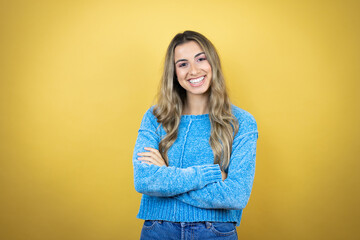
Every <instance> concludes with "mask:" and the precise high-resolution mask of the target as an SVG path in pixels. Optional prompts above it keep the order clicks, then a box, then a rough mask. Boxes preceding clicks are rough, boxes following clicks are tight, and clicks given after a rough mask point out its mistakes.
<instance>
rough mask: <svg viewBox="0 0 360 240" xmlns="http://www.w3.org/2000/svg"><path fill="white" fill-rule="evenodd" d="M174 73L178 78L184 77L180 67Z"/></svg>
mask: <svg viewBox="0 0 360 240" xmlns="http://www.w3.org/2000/svg"><path fill="white" fill-rule="evenodd" d="M175 73H176V76H177V79H178V80H182V79H183V78H184V71H181V69H176V70H175Z"/></svg>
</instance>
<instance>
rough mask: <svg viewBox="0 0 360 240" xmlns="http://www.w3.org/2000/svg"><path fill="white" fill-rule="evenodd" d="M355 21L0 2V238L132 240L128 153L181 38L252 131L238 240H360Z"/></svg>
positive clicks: (334, 8) (350, 9)
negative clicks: (255, 133) (211, 49)
mask: <svg viewBox="0 0 360 240" xmlns="http://www.w3.org/2000/svg"><path fill="white" fill-rule="evenodd" d="M130 2H131V3H130ZM359 9H360V4H359V3H358V1H343V0H338V1H333V0H329V1H311V0H308V1H299V0H297V1H271V0H270V1H269V0H248V1H235V0H234V1H226V0H225V1H218V0H217V1H211V0H198V1H193V0H191V1H188V0H182V1H100V0H99V1H79V0H76V1H75V0H71V1H16V0H15V1H6V0H0V64H1V65H0V239H3V240H65V239H66V240H79V239H84V240H85V239H86V240H115V239H138V238H139V234H140V230H141V226H142V221H141V220H139V219H136V218H135V216H136V214H137V211H138V208H139V201H140V197H141V196H140V194H138V193H137V192H136V191H135V190H134V186H133V172H132V164H131V157H132V151H133V147H134V144H135V140H136V136H137V130H138V128H139V125H140V121H141V117H142V115H143V113H144V112H145V111H146V110H147V109H148V108H149V107H150V106H151V105H152V104H153V102H154V101H153V100H154V96H155V93H156V90H157V86H158V82H159V79H160V74H161V69H162V63H163V57H164V54H165V49H166V47H167V45H168V44H169V42H170V40H171V38H172V37H173V36H174V35H175V34H176V33H178V32H181V31H184V30H187V29H191V30H195V31H199V32H201V33H203V34H204V35H205V36H207V37H208V38H209V39H210V40H211V41H212V42H213V43H214V45H215V46H216V47H217V49H218V51H219V53H220V56H221V59H222V64H223V68H224V72H225V76H226V79H227V84H228V88H229V92H230V96H231V98H232V101H233V103H234V104H235V105H237V106H239V107H241V108H243V109H245V110H247V111H249V112H250V113H252V114H253V115H254V116H255V118H256V120H257V122H258V126H259V142H258V151H257V165H256V176H255V182H254V187H253V192H252V195H251V198H250V202H249V204H248V206H247V207H246V209H245V210H244V214H243V219H242V224H241V226H240V227H239V228H238V232H239V239H359V237H360V235H359V234H360V233H359V230H358V229H359V228H358V227H359V225H360V220H359V219H360V208H359V206H358V205H359V201H360V196H359V195H360V194H359V182H360V180H359V173H358V172H359V169H360V164H359V160H360V159H359V149H360V141H359V134H360V129H359V122H360V113H359V112H360V111H359V110H360V97H359V96H360V92H359V91H360V74H359V67H360V51H359V50H360V49H359V48H360V47H359V43H360V17H359V16H360V14H359Z"/></svg>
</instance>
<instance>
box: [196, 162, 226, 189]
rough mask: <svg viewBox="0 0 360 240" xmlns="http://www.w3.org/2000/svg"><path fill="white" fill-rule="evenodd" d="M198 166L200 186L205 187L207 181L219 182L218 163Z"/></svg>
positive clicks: (220, 178)
mask: <svg viewBox="0 0 360 240" xmlns="http://www.w3.org/2000/svg"><path fill="white" fill-rule="evenodd" d="M198 167H199V169H198V170H199V172H198V173H199V176H200V184H199V185H200V186H199V187H200V188H203V187H205V186H206V185H208V184H209V183H214V182H219V181H221V180H222V176H221V170H220V166H219V165H218V164H207V165H201V166H198Z"/></svg>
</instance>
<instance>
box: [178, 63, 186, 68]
mask: <svg viewBox="0 0 360 240" xmlns="http://www.w3.org/2000/svg"><path fill="white" fill-rule="evenodd" d="M186 65H187V63H180V64H179V65H178V66H179V67H185V66H186Z"/></svg>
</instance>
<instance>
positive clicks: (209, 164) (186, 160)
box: [133, 31, 258, 239]
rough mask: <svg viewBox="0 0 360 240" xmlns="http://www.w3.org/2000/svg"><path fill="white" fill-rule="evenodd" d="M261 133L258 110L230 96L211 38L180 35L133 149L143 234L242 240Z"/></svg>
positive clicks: (189, 33) (170, 49)
mask: <svg viewBox="0 0 360 240" xmlns="http://www.w3.org/2000/svg"><path fill="white" fill-rule="evenodd" d="M257 138H258V131H257V125H256V121H255V119H254V118H253V117H252V115H250V114H249V113H248V112H246V111H244V110H242V109H240V108H238V107H236V106H234V105H232V104H231V103H230V101H229V98H228V95H227V93H226V88H225V81H224V77H223V74H222V71H221V66H220V59H219V56H218V54H217V52H216V50H215V47H214V46H213V45H212V43H211V42H210V41H209V40H208V39H207V38H205V37H204V36H203V35H201V34H200V33H197V32H193V31H185V32H183V33H179V34H177V35H176V36H175V37H174V38H173V39H172V41H171V43H170V45H169V47H168V49H167V52H166V57H165V64H164V72H163V76H162V81H161V85H160V89H159V93H158V102H157V104H156V105H155V106H153V107H151V108H150V109H149V110H148V111H147V112H146V113H145V115H144V117H143V119H142V122H141V126H140V129H139V132H138V138H137V141H136V145H135V149H134V155H133V166H134V183H135V189H136V191H138V192H140V193H142V194H143V195H142V199H141V204H140V210H139V213H138V215H137V217H138V218H140V219H144V220H145V222H144V225H143V229H142V232H141V239H237V233H236V225H237V226H238V225H240V219H241V215H242V209H243V208H244V207H245V206H246V204H247V202H248V200H249V197H250V192H251V188H252V184H253V179H254V172H255V153H256V142H257Z"/></svg>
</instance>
